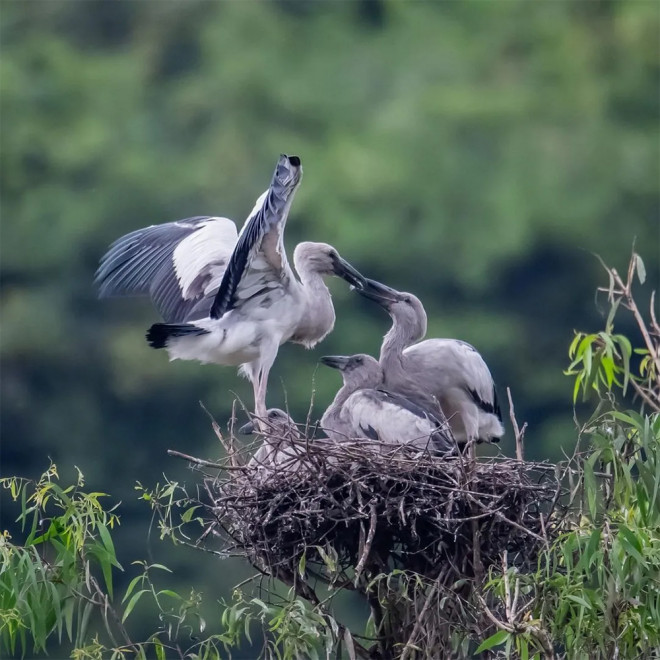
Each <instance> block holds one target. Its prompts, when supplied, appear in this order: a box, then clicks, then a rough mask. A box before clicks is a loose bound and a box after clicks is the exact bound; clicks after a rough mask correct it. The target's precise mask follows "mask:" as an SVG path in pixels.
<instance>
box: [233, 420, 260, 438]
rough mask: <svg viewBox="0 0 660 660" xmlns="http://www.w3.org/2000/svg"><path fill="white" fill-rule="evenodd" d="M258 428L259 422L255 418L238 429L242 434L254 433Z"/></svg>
mask: <svg viewBox="0 0 660 660" xmlns="http://www.w3.org/2000/svg"><path fill="white" fill-rule="evenodd" d="M256 430H257V423H256V422H255V421H254V420H252V421H250V422H248V423H247V424H243V426H241V428H239V429H238V432H239V433H240V434H241V435H254V433H255V432H256Z"/></svg>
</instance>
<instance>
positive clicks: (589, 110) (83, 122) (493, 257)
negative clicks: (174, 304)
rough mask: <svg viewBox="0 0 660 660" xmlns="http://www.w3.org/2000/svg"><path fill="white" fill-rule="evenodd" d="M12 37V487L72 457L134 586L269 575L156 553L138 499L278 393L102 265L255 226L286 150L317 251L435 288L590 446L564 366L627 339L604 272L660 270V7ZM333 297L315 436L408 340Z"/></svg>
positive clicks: (8, 250) (459, 332)
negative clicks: (255, 390)
mask: <svg viewBox="0 0 660 660" xmlns="http://www.w3.org/2000/svg"><path fill="white" fill-rule="evenodd" d="M1 21H2V33H1V39H2V94H1V99H0V100H1V103H2V108H1V109H2V115H1V121H2V124H1V138H2V144H1V147H2V148H1V152H2V156H1V157H2V180H1V185H2V208H1V211H2V243H1V258H2V265H1V276H2V308H1V309H2V320H3V331H2V346H1V354H2V392H1V394H2V474H3V475H5V476H6V475H10V474H20V475H24V476H31V477H34V476H37V475H38V474H40V473H41V471H42V470H44V469H45V468H46V467H47V466H48V460H49V457H50V458H51V459H52V460H53V461H55V462H56V463H57V464H58V466H59V468H60V472H61V473H62V476H64V477H66V476H67V475H71V474H72V473H73V466H74V465H76V466H78V467H79V468H80V469H81V470H82V471H83V472H84V474H85V475H86V477H87V486H88V487H89V488H90V489H91V490H100V491H104V492H107V493H109V494H111V496H112V498H113V500H114V501H119V500H121V501H122V506H121V515H122V525H121V528H120V529H119V530H118V532H117V543H118V554H119V556H120V559H121V561H122V562H123V564H124V567H125V568H126V569H127V575H128V577H130V576H132V574H133V573H132V572H131V568H132V567H131V566H130V562H131V561H132V560H133V559H139V558H143V557H147V556H148V557H149V558H150V559H151V560H153V561H159V562H161V563H165V564H168V565H170V566H171V567H172V568H173V569H174V570H175V575H174V578H173V579H174V580H175V581H176V582H177V583H178V585H179V588H181V589H185V588H186V587H187V586H190V587H193V588H195V589H197V590H201V591H203V592H205V594H207V595H209V596H210V597H211V601H212V600H213V599H214V598H219V597H221V596H225V597H226V596H228V594H229V590H230V587H231V585H232V584H234V583H236V582H237V581H238V580H239V579H240V578H241V577H242V576H244V575H248V570H247V568H245V567H243V566H242V565H238V564H237V563H232V562H220V561H218V560H214V559H211V558H208V557H206V556H202V555H198V554H196V553H194V552H193V551H192V550H185V549H183V548H173V547H172V546H171V545H170V544H165V543H161V542H160V541H159V540H158V534H157V533H156V532H153V533H152V534H151V536H149V535H148V527H149V520H150V511H149V509H148V507H147V506H146V505H145V504H144V503H140V502H139V501H138V500H137V494H136V491H135V490H134V485H135V482H136V481H137V480H139V481H141V482H142V483H143V484H145V485H149V486H151V485H153V484H155V483H156V482H158V481H160V482H161V483H162V482H163V478H164V477H163V474H164V473H165V474H166V475H167V476H168V477H169V478H171V479H178V480H185V481H187V482H188V483H190V482H191V481H193V480H194V475H192V474H191V473H190V472H189V471H187V469H186V466H185V464H183V463H181V462H180V461H176V460H174V459H169V458H168V457H167V456H166V450H167V449H168V448H174V449H179V450H180V451H184V452H187V453H191V454H195V455H198V456H204V457H216V456H218V454H219V452H220V449H219V446H218V443H217V441H216V440H215V439H214V436H213V434H212V432H211V430H210V426H209V420H208V418H207V417H206V416H205V414H204V413H203V412H202V410H201V409H200V407H199V405H198V402H199V401H200V400H201V401H203V402H204V403H205V405H206V406H207V408H208V409H209V411H211V412H212V414H213V415H214V416H215V417H216V419H217V420H218V421H219V422H220V423H221V425H223V426H224V425H225V424H226V422H227V420H228V418H229V415H230V411H231V404H232V401H233V398H234V394H233V393H236V394H237V395H239V396H240V397H241V398H242V399H243V400H245V401H246V402H248V403H249V402H250V401H251V388H250V386H249V384H248V383H247V381H244V380H242V379H239V378H238V377H237V375H236V373H235V371H234V370H233V369H232V368H219V367H213V366H200V365H197V364H192V363H182V362H174V363H168V361H167V356H166V354H165V353H164V352H156V351H153V350H151V349H150V348H149V347H148V346H147V344H146V341H145V340H144V332H145V330H146V328H147V327H148V326H149V325H150V324H151V323H152V322H154V321H155V320H157V316H156V313H155V311H154V309H153V308H152V307H151V305H150V304H149V302H148V301H147V300H128V299H122V300H111V301H99V300H97V299H96V295H95V291H94V288H93V285H92V280H93V276H94V271H95V269H96V266H97V263H98V260H99V258H100V257H101V256H102V254H103V253H104V251H105V249H106V248H107V246H108V245H109V243H110V242H111V241H113V240H114V239H116V238H117V237H119V236H120V235H122V234H124V233H126V232H129V231H131V230H133V229H137V228H139V227H143V226H146V225H149V224H155V223H160V222H167V221H172V220H176V219H178V218H182V217H187V216H193V215H202V214H210V215H226V216H228V217H231V218H233V219H235V220H236V221H237V223H239V225H240V224H241V223H242V222H243V220H244V219H245V217H246V215H247V214H248V212H249V211H250V210H251V208H252V206H253V203H254V200H255V199H256V197H257V196H258V194H259V193H261V192H262V191H263V190H264V189H265V188H266V186H267V185H268V182H269V180H270V176H271V173H272V170H273V168H274V165H275V162H276V159H277V156H278V155H279V154H280V152H286V153H289V154H298V155H300V157H301V159H302V162H303V166H304V170H305V175H304V179H303V183H302V187H301V189H300V191H299V192H298V194H297V197H296V200H295V202H294V206H293V209H292V213H291V215H290V218H289V222H288V227H287V238H286V242H287V246H288V250H289V253H291V251H292V250H293V247H294V246H295V244H296V242H297V241H300V240H314V241H326V242H329V243H332V244H333V245H334V246H335V247H337V249H338V250H339V251H340V252H341V254H342V255H343V256H344V257H345V258H347V259H348V260H349V261H350V262H351V263H353V264H354V265H355V266H356V267H357V268H359V269H360V270H361V271H362V272H364V273H365V274H367V275H369V276H371V277H375V278H377V279H380V280H382V281H385V282H387V283H388V284H390V285H392V286H394V287H396V288H399V289H404V290H409V291H412V292H414V293H415V294H416V295H418V296H419V297H420V298H421V299H422V300H423V302H424V304H425V305H426V308H427V311H428V314H429V334H428V336H447V337H458V338H461V339H464V340H466V341H469V342H470V343H472V344H474V345H475V346H476V347H477V348H478V349H479V350H480V351H481V352H482V354H483V356H484V357H485V358H486V360H487V362H488V364H489V365H490V367H491V370H492V372H493V374H494V376H495V379H496V381H497V383H498V386H499V393H500V397H501V398H502V399H504V398H505V395H506V387H507V386H510V387H511V389H512V391H513V394H514V399H515V402H516V407H517V412H518V417H519V419H520V420H526V421H527V422H528V423H529V431H528V442H527V451H528V455H529V456H530V457H533V458H539V459H541V458H547V459H556V458H558V457H559V456H560V455H561V449H562V448H563V449H564V450H567V451H570V450H571V449H572V447H573V445H574V444H575V437H576V434H575V431H574V428H573V427H574V423H573V416H572V414H573V410H572V401H571V394H572V388H571V383H570V382H569V381H568V379H567V378H566V377H565V376H563V374H562V369H563V368H565V366H566V364H567V358H566V351H567V346H568V344H569V342H570V340H571V338H572V331H573V329H574V328H577V327H579V328H581V329H586V330H592V329H599V328H600V324H601V323H602V319H601V317H600V311H599V307H600V306H599V305H598V303H597V301H596V302H594V288H595V286H596V285H597V284H598V283H601V282H602V281H603V272H602V271H601V270H600V266H599V265H598V262H597V261H596V259H595V258H594V257H593V256H592V253H598V254H600V255H601V256H602V257H603V258H604V259H605V260H606V261H608V262H610V263H612V264H613V265H616V266H617V267H619V268H624V267H625V265H626V263H627V259H628V255H629V252H630V250H631V247H632V243H633V240H635V239H636V241H637V248H638V250H639V251H640V252H641V254H642V256H643V258H644V259H645V260H646V262H647V269H648V270H649V276H650V277H651V278H655V279H656V281H657V277H658V252H659V249H660V248H659V242H658V241H659V224H658V209H659V199H658V176H659V171H660V168H659V141H658V137H659V135H658V99H659V94H658V92H659V87H658V74H659V73H660V68H659V65H658V61H659V59H658V58H659V54H660V53H659V46H658V43H659V34H660V32H659V21H660V4H658V3H656V2H653V1H649V2H645V1H635V0H629V1H625V2H624V1H622V2H600V1H597V0H592V1H588V2H587V1H584V2H572V3H568V2H554V1H547V2H534V3H530V2H528V1H526V0H507V1H500V2H405V3H402V2H390V1H377V2H360V1H355V2H327V3H325V2H324V3H321V2H306V1H303V0H298V1H291V2H283V1H280V2H275V1H272V2H197V1H189V2H174V1H168V2H165V1H162V2H160V1H156V0H153V1H151V2H123V1H118V2H105V1H104V2H82V1H79V2H75V1H66V2H61V1H59V0H52V1H49V2H45V1H41V0H39V1H32V0H24V1H22V2H18V1H14V0H5V1H4V2H2V7H1ZM331 287H332V290H333V293H334V299H335V306H336V311H337V324H336V327H335V331H334V333H333V334H332V335H331V336H330V337H329V338H328V339H327V340H326V341H325V342H324V343H323V344H322V345H320V346H319V347H317V348H316V349H314V350H313V351H309V352H306V351H305V350H304V349H303V348H302V347H299V346H286V347H283V348H282V350H281V351H280V355H279V358H278V360H277V362H276V364H275V368H274V369H273V371H272V373H271V379H270V390H269V398H268V402H269V405H271V406H280V407H284V406H285V404H288V407H289V409H290V410H291V412H292V414H293V415H294V417H295V418H296V419H298V420H300V421H302V420H304V418H305V416H306V415H307V411H308V408H309V404H310V397H311V394H312V390H315V395H314V396H315V406H314V409H313V413H312V418H313V419H316V418H318V417H320V415H321V412H322V410H323V407H324V406H325V405H327V404H328V403H329V401H330V400H331V398H332V396H333V394H334V392H335V391H336V389H337V387H338V385H339V377H338V374H336V373H334V372H331V371H329V370H324V369H323V368H319V369H318V370H316V367H317V364H318V358H319V356H321V355H324V354H336V353H345V354H348V353H352V352H371V353H377V351H378V347H379V344H380V340H381V337H382V335H383V334H384V332H385V331H386V330H387V328H388V326H389V319H388V318H387V316H386V315H385V314H384V313H383V312H382V311H381V310H380V309H378V308H377V307H375V306H373V305H369V304H368V303H366V302H364V301H362V300H360V299H358V298H357V297H356V296H355V295H354V294H351V293H350V292H349V291H348V290H347V288H346V286H345V284H344V283H342V282H336V281H333V282H332V283H331ZM244 419H245V418H244V417H241V421H242V420H244ZM507 431H508V433H507V437H506V438H505V442H503V443H502V450H503V451H504V452H505V453H511V451H512V443H511V432H510V424H508V427H507ZM4 514H5V515H4V517H3V521H2V525H3V526H4V527H8V526H9V527H11V525H12V523H11V518H12V516H11V515H10V509H8V508H5V509H4ZM19 537H20V534H19V533H18V532H16V534H15V540H17V541H18V540H19ZM118 579H119V580H120V582H121V581H122V580H124V579H125V578H122V577H121V576H119V577H118ZM149 625H152V624H149V623H148V622H145V626H147V627H148V626H149ZM246 657H249V654H248V656H246Z"/></svg>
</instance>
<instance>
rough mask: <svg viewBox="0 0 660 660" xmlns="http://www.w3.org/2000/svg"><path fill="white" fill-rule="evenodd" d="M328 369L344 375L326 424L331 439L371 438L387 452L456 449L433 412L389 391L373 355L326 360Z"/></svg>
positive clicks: (325, 417)
mask: <svg viewBox="0 0 660 660" xmlns="http://www.w3.org/2000/svg"><path fill="white" fill-rule="evenodd" d="M321 362H323V364H325V365H327V366H329V367H333V368H335V369H339V370H340V371H341V373H342V378H343V381H344V385H343V387H342V388H341V389H340V390H339V391H338V392H337V395H336V396H335V399H334V401H333V402H332V404H331V405H330V406H329V407H328V409H327V410H326V411H325V413H324V415H323V417H322V418H321V427H322V428H323V429H324V430H325V431H326V433H327V434H328V436H329V437H330V438H333V439H337V440H341V439H345V438H360V437H361V438H368V439H370V440H372V441H374V442H376V443H378V444H380V445H383V446H389V447H392V446H397V445H405V446H409V447H414V448H415V449H421V450H425V449H430V450H435V451H441V452H450V451H452V450H453V448H454V442H453V438H452V437H451V432H450V431H449V427H448V425H447V423H446V420H444V419H443V418H442V417H441V418H440V419H439V418H438V417H437V416H436V415H434V414H433V413H432V412H430V411H429V410H428V409H424V408H423V407H421V406H419V405H417V404H415V403H413V402H412V401H411V400H410V399H408V398H406V397H403V396H401V395H400V394H396V393H394V392H390V391H387V390H386V389H383V382H382V381H383V372H382V369H381V367H380V365H379V364H378V361H377V360H376V359H375V358H373V357H371V356H370V355H363V354H359V355H353V356H350V357H345V356H326V357H323V358H321Z"/></svg>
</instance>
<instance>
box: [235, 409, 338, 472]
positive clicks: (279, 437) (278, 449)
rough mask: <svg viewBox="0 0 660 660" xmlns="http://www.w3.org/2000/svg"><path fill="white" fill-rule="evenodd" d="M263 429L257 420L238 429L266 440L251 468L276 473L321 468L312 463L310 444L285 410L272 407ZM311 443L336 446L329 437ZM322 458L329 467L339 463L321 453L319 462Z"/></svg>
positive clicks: (245, 433)
mask: <svg viewBox="0 0 660 660" xmlns="http://www.w3.org/2000/svg"><path fill="white" fill-rule="evenodd" d="M261 427H262V428H261V429H260V428H259V425H258V423H257V419H256V418H254V419H252V420H251V421H250V422H248V423H247V424H245V425H243V426H241V428H240V429H238V432H239V433H241V434H242V435H252V434H259V435H260V436H262V437H263V444H262V445H261V447H259V449H257V451H256V452H255V453H254V455H253V456H252V458H250V460H249V461H248V467H252V468H255V467H256V468H258V469H259V470H261V471H262V472H263V473H268V474H272V473H275V472H282V471H285V472H300V470H303V469H314V468H315V467H316V465H318V463H315V462H314V461H313V460H310V456H309V455H308V445H307V442H305V438H304V436H303V434H302V433H301V432H300V429H299V428H298V426H297V425H296V423H295V422H294V421H293V419H291V417H290V416H289V415H287V413H285V412H284V411H283V410H280V409H279V408H269V409H268V413H267V416H266V420H265V423H262V424H261ZM308 442H309V445H310V446H312V447H313V448H322V447H324V446H325V447H326V448H327V447H331V446H333V445H334V444H335V443H334V442H333V441H332V440H331V439H329V438H314V439H312V440H309V441H308ZM330 453H332V452H330ZM321 458H322V459H323V461H324V462H325V463H327V464H328V465H331V464H333V463H334V462H335V458H334V457H333V456H332V455H329V456H328V455H324V454H323V452H320V453H318V454H317V459H321Z"/></svg>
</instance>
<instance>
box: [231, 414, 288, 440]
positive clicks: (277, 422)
mask: <svg viewBox="0 0 660 660" xmlns="http://www.w3.org/2000/svg"><path fill="white" fill-rule="evenodd" d="M265 426H266V427H267V428H268V430H269V432H270V433H272V434H274V435H283V434H284V433H286V432H288V431H291V430H292V429H297V427H296V424H295V422H294V421H293V419H291V416H290V415H287V413H285V412H284V410H280V409H279V408H269V409H268V412H267V413H266V419H265ZM238 432H239V433H240V434H241V435H254V434H256V433H258V432H259V428H258V426H257V420H256V419H252V420H250V421H249V422H248V423H247V424H244V425H243V426H241V427H240V428H239V429H238Z"/></svg>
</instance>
